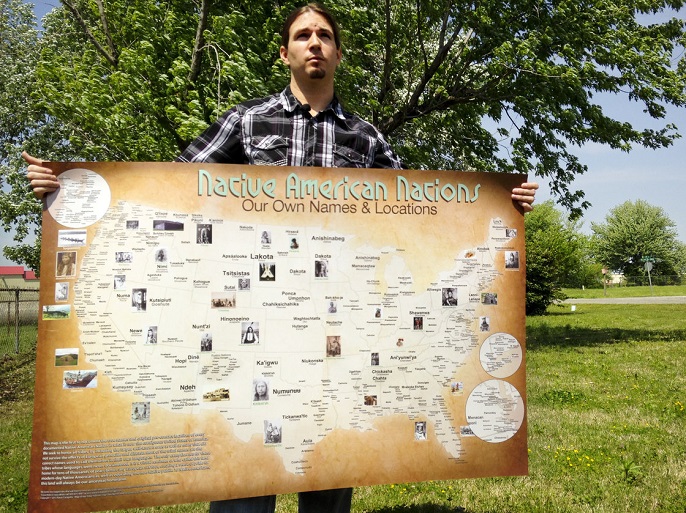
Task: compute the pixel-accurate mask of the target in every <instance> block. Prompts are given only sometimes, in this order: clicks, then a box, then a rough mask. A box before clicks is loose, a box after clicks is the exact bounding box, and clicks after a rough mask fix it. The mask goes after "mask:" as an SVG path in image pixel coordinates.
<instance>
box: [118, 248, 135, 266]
mask: <svg viewBox="0 0 686 513" xmlns="http://www.w3.org/2000/svg"><path fill="white" fill-rule="evenodd" d="M114 261H115V262H116V263H117V264H130V263H131V262H133V253H131V252H130V251H116V252H115V253H114Z"/></svg>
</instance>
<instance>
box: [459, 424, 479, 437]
mask: <svg viewBox="0 0 686 513" xmlns="http://www.w3.org/2000/svg"><path fill="white" fill-rule="evenodd" d="M460 436H475V435H474V431H472V427H471V426H460Z"/></svg>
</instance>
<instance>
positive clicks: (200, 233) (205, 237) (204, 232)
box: [195, 224, 212, 244]
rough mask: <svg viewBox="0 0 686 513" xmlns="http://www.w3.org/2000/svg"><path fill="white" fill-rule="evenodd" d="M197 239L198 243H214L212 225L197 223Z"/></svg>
mask: <svg viewBox="0 0 686 513" xmlns="http://www.w3.org/2000/svg"><path fill="white" fill-rule="evenodd" d="M195 241H196V242H197V243H198V244H212V225H211V224H199V225H197V227H196V228H195Z"/></svg>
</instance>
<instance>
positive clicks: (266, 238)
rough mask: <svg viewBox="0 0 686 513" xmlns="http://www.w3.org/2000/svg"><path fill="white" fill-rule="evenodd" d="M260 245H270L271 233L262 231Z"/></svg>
mask: <svg viewBox="0 0 686 513" xmlns="http://www.w3.org/2000/svg"><path fill="white" fill-rule="evenodd" d="M260 243H261V244H263V245H268V244H271V243H272V234H271V232H268V231H266V230H265V231H263V232H262V235H261V236H260Z"/></svg>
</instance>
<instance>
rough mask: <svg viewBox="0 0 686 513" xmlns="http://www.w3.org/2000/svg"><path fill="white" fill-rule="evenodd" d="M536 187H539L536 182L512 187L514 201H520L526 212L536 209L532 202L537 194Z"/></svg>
mask: <svg viewBox="0 0 686 513" xmlns="http://www.w3.org/2000/svg"><path fill="white" fill-rule="evenodd" d="M536 189H538V184H537V183H536V182H525V183H523V184H522V185H520V186H519V187H515V188H514V189H512V201H516V202H517V203H519V205H520V206H521V207H522V208H523V209H524V212H531V211H532V210H533V209H534V207H533V205H532V203H533V202H534V199H535V196H536Z"/></svg>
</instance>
